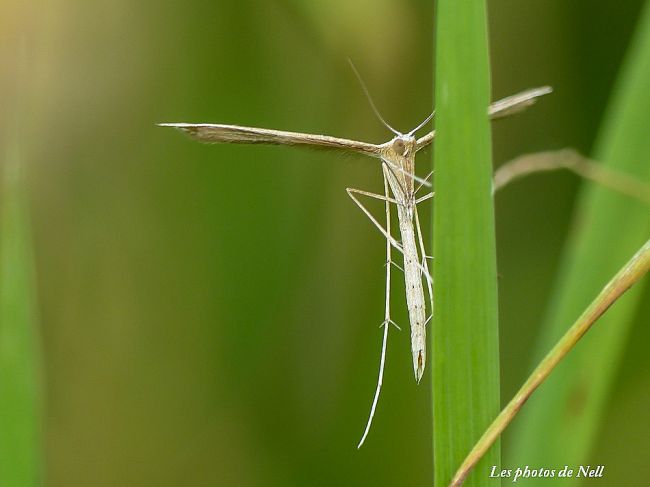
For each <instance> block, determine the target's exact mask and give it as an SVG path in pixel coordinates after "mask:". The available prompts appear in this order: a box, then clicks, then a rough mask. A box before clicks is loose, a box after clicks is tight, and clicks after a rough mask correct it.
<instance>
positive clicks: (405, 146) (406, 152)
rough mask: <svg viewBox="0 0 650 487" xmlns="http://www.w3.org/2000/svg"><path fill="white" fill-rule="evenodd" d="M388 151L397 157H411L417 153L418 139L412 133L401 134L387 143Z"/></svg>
mask: <svg viewBox="0 0 650 487" xmlns="http://www.w3.org/2000/svg"><path fill="white" fill-rule="evenodd" d="M386 149H387V151H388V152H389V153H391V154H393V155H395V156H396V157H409V156H411V155H413V154H415V152H416V149H417V141H416V139H415V137H413V136H412V135H410V134H406V135H403V134H399V135H397V136H395V137H394V138H393V140H391V141H390V142H389V143H388V144H387V148H386Z"/></svg>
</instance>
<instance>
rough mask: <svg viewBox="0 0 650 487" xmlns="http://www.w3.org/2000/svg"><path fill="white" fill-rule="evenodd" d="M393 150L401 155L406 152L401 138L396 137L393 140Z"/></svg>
mask: <svg viewBox="0 0 650 487" xmlns="http://www.w3.org/2000/svg"><path fill="white" fill-rule="evenodd" d="M393 150H394V151H395V152H396V153H397V154H399V155H400V156H403V155H404V153H405V152H406V145H404V141H403V140H402V139H396V140H395V141H394V142H393Z"/></svg>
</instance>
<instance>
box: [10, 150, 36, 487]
mask: <svg viewBox="0 0 650 487" xmlns="http://www.w3.org/2000/svg"><path fill="white" fill-rule="evenodd" d="M4 155H5V157H4V158H3V166H2V167H3V173H2V197H1V200H0V204H1V205H2V206H1V211H0V485H2V486H5V485H6V486H19V487H33V486H36V485H39V484H40V477H41V441H40V440H41V438H40V414H39V413H40V410H39V404H40V401H39V400H40V394H39V390H40V388H39V380H38V379H39V373H38V370H39V364H40V360H39V353H38V351H37V350H38V347H37V340H36V332H35V320H34V287H33V281H32V254H31V242H30V236H29V230H28V228H29V225H28V217H27V211H26V198H25V195H24V193H23V190H24V187H23V182H22V178H21V175H20V161H19V155H18V154H17V151H15V150H14V151H13V152H10V153H5V154H4Z"/></svg>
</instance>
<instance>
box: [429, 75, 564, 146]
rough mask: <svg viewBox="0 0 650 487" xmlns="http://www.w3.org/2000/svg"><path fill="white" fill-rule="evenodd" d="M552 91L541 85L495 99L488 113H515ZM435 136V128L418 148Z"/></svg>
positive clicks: (504, 114) (499, 114) (498, 114)
mask: <svg viewBox="0 0 650 487" xmlns="http://www.w3.org/2000/svg"><path fill="white" fill-rule="evenodd" d="M552 91H553V89H552V88H551V87H550V86H540V87H539V88H531V89H530V90H526V91H522V92H521V93H517V94H516V95H512V96H509V97H507V98H503V99H502V100H499V101H495V102H494V103H492V104H491V105H490V106H489V107H488V115H489V116H490V118H491V119H492V120H496V119H499V118H504V117H507V116H509V115H514V114H515V113H519V112H521V111H523V110H525V109H526V108H528V107H529V106H531V105H533V104H534V103H535V102H536V101H537V99H538V98H539V97H540V96H543V95H547V94H549V93H551V92H552ZM434 136H435V130H432V131H431V132H429V133H428V134H427V135H425V136H423V137H420V138H419V139H418V141H417V150H420V149H422V148H423V147H426V146H427V145H429V144H430V143H431V142H433V138H434Z"/></svg>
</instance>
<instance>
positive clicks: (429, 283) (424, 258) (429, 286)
mask: <svg viewBox="0 0 650 487" xmlns="http://www.w3.org/2000/svg"><path fill="white" fill-rule="evenodd" d="M432 194H433V193H432ZM413 211H414V213H415V229H416V231H417V234H418V243H419V245H420V255H421V256H422V267H423V268H424V272H425V273H426V274H425V276H428V279H427V280H426V281H427V291H428V292H429V302H430V303H431V314H432V315H433V286H432V278H431V274H429V266H428V264H427V253H426V249H425V248H424V239H423V238H422V228H421V227H420V217H419V216H418V207H417V205H416V206H415V208H414V209H413Z"/></svg>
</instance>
